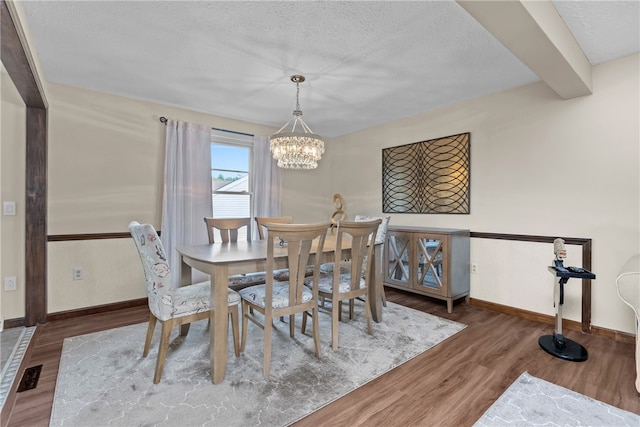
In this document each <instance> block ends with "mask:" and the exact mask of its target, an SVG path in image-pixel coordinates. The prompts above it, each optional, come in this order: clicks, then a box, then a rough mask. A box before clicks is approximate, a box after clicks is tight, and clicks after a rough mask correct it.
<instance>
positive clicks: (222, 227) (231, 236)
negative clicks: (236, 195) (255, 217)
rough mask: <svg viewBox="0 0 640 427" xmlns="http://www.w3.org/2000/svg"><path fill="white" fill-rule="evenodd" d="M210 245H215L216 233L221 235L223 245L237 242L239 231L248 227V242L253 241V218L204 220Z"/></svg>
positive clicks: (206, 218)
mask: <svg viewBox="0 0 640 427" xmlns="http://www.w3.org/2000/svg"><path fill="white" fill-rule="evenodd" d="M204 223H205V224H206V225H207V234H208V235H209V243H215V239H214V236H215V231H216V230H217V231H218V232H219V233H220V238H221V240H222V243H229V242H237V241H238V231H239V230H240V229H241V228H242V227H247V230H246V231H247V240H251V218H208V217H205V218H204Z"/></svg>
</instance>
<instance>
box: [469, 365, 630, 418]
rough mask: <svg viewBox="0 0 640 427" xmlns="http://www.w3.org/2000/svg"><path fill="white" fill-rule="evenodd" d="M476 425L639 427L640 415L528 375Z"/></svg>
mask: <svg viewBox="0 0 640 427" xmlns="http://www.w3.org/2000/svg"><path fill="white" fill-rule="evenodd" d="M474 426H477V427H484V426H490V427H498V426H518V427H520V426H593V427H595V426H603V427H604V426H606V427H612V426H616V427H622V426H634V427H637V426H640V416H638V415H636V414H634V413H632V412H628V411H624V410H622V409H619V408H616V407H615V406H611V405H607V404H606V403H604V402H600V401H598V400H595V399H592V398H590V397H588V396H585V395H582V394H580V393H576V392H574V391H571V390H569V389H566V388H564V387H560V386H558V385H555V384H553V383H550V382H547V381H544V380H541V379H539V378H536V377H533V376H531V375H529V374H528V373H527V372H525V373H523V374H522V375H520V377H519V378H518V379H517V380H516V381H515V382H514V383H513V384H511V385H510V386H509V388H508V389H507V390H506V391H505V392H504V393H503V394H502V395H501V396H500V397H499V398H498V400H496V401H495V402H494V404H493V405H491V407H489V409H488V410H487V412H485V413H484V414H483V415H482V417H480V419H479V420H478V421H477V422H476V423H475V424H474Z"/></svg>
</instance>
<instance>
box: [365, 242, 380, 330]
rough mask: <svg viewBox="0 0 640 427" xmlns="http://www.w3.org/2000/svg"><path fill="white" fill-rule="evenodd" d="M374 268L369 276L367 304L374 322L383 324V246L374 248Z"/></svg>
mask: <svg viewBox="0 0 640 427" xmlns="http://www.w3.org/2000/svg"><path fill="white" fill-rule="evenodd" d="M372 267H373V268H372V269H371V271H370V272H369V273H370V276H369V283H370V285H369V295H368V296H367V302H368V304H369V306H370V308H371V317H372V318H373V321H374V322H378V323H380V322H382V294H383V292H384V288H383V287H382V286H383V285H382V245H376V247H375V248H374V257H373V266H372Z"/></svg>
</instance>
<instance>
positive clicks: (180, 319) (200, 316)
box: [129, 221, 240, 384]
mask: <svg viewBox="0 0 640 427" xmlns="http://www.w3.org/2000/svg"><path fill="white" fill-rule="evenodd" d="M129 232H130V233H131V237H132V238H133V241H134V242H135V245H136V249H137V250H138V255H140V261H142V269H143V271H144V277H145V281H146V286H147V298H148V301H149V311H151V315H150V316H149V326H148V328H147V337H146V339H145V342H144V350H143V352H142V356H143V357H147V355H148V354H149V346H150V345H151V339H152V337H153V330H154V329H155V326H156V323H157V321H158V320H159V321H160V323H161V324H162V332H161V335H160V346H159V349H158V359H157V361H156V372H155V375H154V377H153V382H154V383H155V384H158V383H159V382H160V378H161V377H162V370H163V368H164V363H165V359H166V357H167V349H168V347H169V337H170V335H171V330H172V329H173V327H174V326H180V325H184V324H188V323H192V322H195V321H198V320H205V319H209V318H210V312H211V310H212V305H211V282H208V281H207V282H201V283H195V284H192V285H188V286H182V287H178V288H174V287H172V285H171V271H170V270H169V264H168V263H167V257H166V255H165V251H164V247H163V245H162V242H161V241H160V238H159V237H158V233H156V230H155V229H154V228H153V226H152V225H150V224H140V223H138V222H137V221H132V222H131V223H129ZM239 302H240V297H239V295H238V293H237V292H234V291H232V290H229V297H228V303H229V316H230V317H231V328H232V330H233V344H234V349H235V353H236V356H239V355H240V348H239V330H238V327H239V324H238V305H239Z"/></svg>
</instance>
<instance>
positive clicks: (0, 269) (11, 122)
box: [0, 67, 26, 319]
mask: <svg viewBox="0 0 640 427" xmlns="http://www.w3.org/2000/svg"><path fill="white" fill-rule="evenodd" d="M0 84H1V88H0V98H1V107H0V138H1V139H0V201H15V202H16V215H15V216H4V215H2V216H0V236H1V237H0V298H1V299H0V318H2V319H15V318H20V317H24V315H25V307H24V302H25V292H24V258H25V257H24V251H25V246H24V243H25V241H24V238H25V228H24V227H25V225H24V218H25V215H24V201H25V156H26V148H25V143H26V140H25V138H26V135H25V129H26V127H25V121H26V107H25V105H24V102H22V98H20V95H19V94H18V91H17V90H16V87H15V86H14V85H13V82H12V81H11V78H10V77H9V75H8V74H7V72H6V70H5V69H4V67H2V68H1V71H0ZM0 212H1V211H0ZM7 276H15V277H16V279H17V290H16V291H5V290H4V278H5V277H7Z"/></svg>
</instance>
